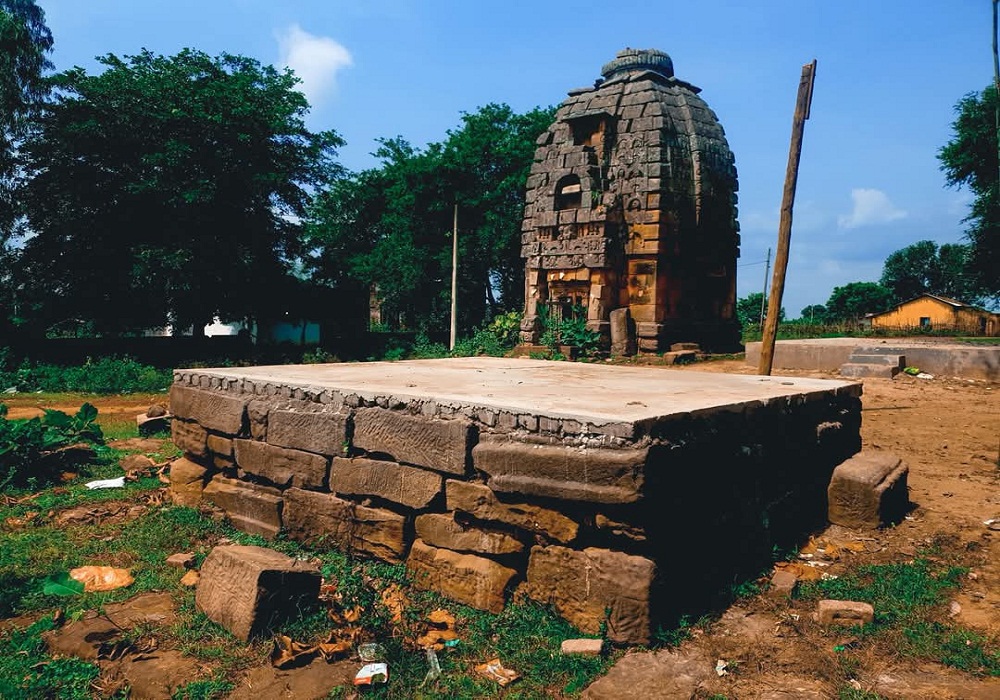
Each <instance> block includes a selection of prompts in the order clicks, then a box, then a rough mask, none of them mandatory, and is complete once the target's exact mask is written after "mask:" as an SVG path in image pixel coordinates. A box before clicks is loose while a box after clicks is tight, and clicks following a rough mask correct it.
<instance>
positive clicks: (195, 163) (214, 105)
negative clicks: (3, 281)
mask: <svg viewBox="0 0 1000 700" xmlns="http://www.w3.org/2000/svg"><path fill="white" fill-rule="evenodd" d="M99 60H100V62H101V64H102V65H103V66H104V70H103V71H102V72H101V73H99V74H97V75H89V74H88V73H87V72H85V71H84V70H83V69H82V68H74V69H72V70H69V71H65V72H63V73H59V74H57V75H55V76H54V77H53V78H52V79H51V83H52V86H53V88H54V97H53V99H52V100H50V101H49V103H47V104H46V105H45V107H44V108H43V109H42V111H41V114H40V115H39V119H38V124H37V128H36V129H34V131H33V133H32V134H31V136H30V138H29V139H28V140H27V141H26V142H25V145H24V148H23V152H24V156H25V166H26V168H27V171H28V174H29V175H30V179H29V181H28V182H27V184H26V186H25V187H24V189H23V191H22V192H21V195H22V196H23V199H24V202H25V205H26V210H27V213H28V217H29V222H30V226H31V229H32V230H33V231H34V233H35V234H36V235H35V236H34V237H32V238H31V239H30V240H28V241H27V243H26V245H25V249H24V253H23V256H22V258H23V266H22V272H23V275H24V284H25V286H26V288H27V290H28V292H29V300H30V302H31V303H32V309H33V315H34V317H35V318H36V319H37V320H38V321H39V322H40V323H41V324H42V325H43V326H44V327H51V326H52V325H53V324H58V323H59V322H61V321H63V320H65V319H68V318H74V319H81V320H87V321H92V322H93V325H94V327H95V328H96V329H97V330H98V331H100V332H103V333H121V332H129V331H137V330H140V329H144V328H149V327H152V326H161V325H164V324H168V323H169V324H173V325H174V326H175V327H179V328H185V327H188V326H192V325H193V326H194V327H195V329H196V332H197V329H200V328H202V327H203V325H204V324H205V323H207V322H211V320H212V318H213V317H215V316H219V317H221V318H222V319H223V320H244V319H245V320H251V319H256V320H267V319H268V318H269V317H271V316H273V315H277V314H278V313H281V312H282V305H283V304H285V303H286V301H287V300H285V299H282V298H281V295H280V294H279V293H278V292H277V291H276V290H280V289H288V288H289V285H287V284H285V282H286V278H287V274H288V272H289V267H290V265H291V263H292V262H293V261H294V260H295V259H296V256H297V255H298V254H299V252H300V242H301V240H300V223H299V220H300V217H302V216H303V215H304V214H305V213H306V209H307V204H308V202H309V200H310V197H311V194H312V192H313V191H314V189H315V188H320V187H325V186H328V185H329V184H330V183H331V182H332V181H333V180H334V179H335V178H336V177H337V176H338V175H339V173H340V168H339V166H338V165H337V164H336V163H335V161H334V157H335V154H336V151H335V149H336V148H337V147H338V146H340V145H341V144H342V141H341V139H340V137H339V136H337V134H336V133H335V132H333V131H324V132H320V133H312V132H310V131H309V130H308V129H307V128H306V126H305V123H304V121H303V119H304V116H305V114H306V112H307V111H308V108H309V106H308V103H307V101H306V99H305V97H304V96H303V95H302V93H301V92H299V91H297V90H296V83H297V82H298V80H297V78H296V77H295V76H294V75H293V74H292V73H291V72H290V71H287V70H286V71H284V72H279V71H278V70H276V69H274V68H273V67H271V66H264V65H261V64H260V63H258V62H257V61H255V60H253V59H250V58H246V57H243V56H234V55H230V54H223V55H221V56H219V57H216V58H213V57H210V56H208V55H206V54H204V53H202V52H199V51H193V50H189V49H185V50H184V51H182V52H180V53H179V54H177V55H176V56H171V57H164V56H159V55H154V54H153V53H150V52H149V51H143V52H142V53H140V54H138V55H136V56H127V57H125V58H119V57H117V56H114V55H107V56H104V57H103V58H100V59H99Z"/></svg>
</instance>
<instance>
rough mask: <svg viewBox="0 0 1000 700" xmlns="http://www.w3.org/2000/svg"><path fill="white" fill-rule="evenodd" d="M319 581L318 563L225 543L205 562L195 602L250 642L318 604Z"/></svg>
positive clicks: (235, 634)
mask: <svg viewBox="0 0 1000 700" xmlns="http://www.w3.org/2000/svg"><path fill="white" fill-rule="evenodd" d="M320 582H321V576H320V573H319V570H318V569H316V567H315V566H313V565H311V564H307V563H306V562H303V561H299V560H296V559H292V558H291V557H289V556H287V555H285V554H281V553H280V552H275V551H273V550H270V549H266V548H264V547H250V546H243V545H226V546H220V547H215V548H214V549H212V551H211V552H209V554H208V557H207V558H206V559H205V563H204V564H202V567H201V576H200V578H199V581H198V588H197V590H196V592H195V606H196V607H197V608H198V610H200V611H202V612H203V613H205V614H206V615H207V616H208V617H209V619H211V620H212V621H214V622H217V623H218V624H220V625H222V626H223V627H225V628H226V629H227V630H229V631H230V632H231V633H232V634H233V635H234V636H235V637H236V638H237V639H240V640H243V641H247V640H248V639H250V638H252V637H259V636H262V635H266V634H268V633H269V632H270V631H271V629H272V628H274V627H275V626H276V625H278V624H280V623H282V622H284V621H285V620H289V619H292V618H295V617H297V616H299V615H301V614H302V613H304V612H307V611H308V610H309V609H310V608H311V607H313V606H315V605H316V602H317V598H318V595H319V586H320Z"/></svg>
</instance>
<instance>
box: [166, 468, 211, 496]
mask: <svg viewBox="0 0 1000 700" xmlns="http://www.w3.org/2000/svg"><path fill="white" fill-rule="evenodd" d="M207 480H208V469H206V468H205V467H203V466H201V465H200V464H198V463H197V462H192V461H191V460H189V459H186V458H184V457H181V458H180V459H175V460H174V461H173V462H171V463H170V498H171V500H172V501H173V502H174V505H177V506H191V507H195V506H197V505H198V504H200V503H201V497H202V491H204V489H205V482H206V481H207Z"/></svg>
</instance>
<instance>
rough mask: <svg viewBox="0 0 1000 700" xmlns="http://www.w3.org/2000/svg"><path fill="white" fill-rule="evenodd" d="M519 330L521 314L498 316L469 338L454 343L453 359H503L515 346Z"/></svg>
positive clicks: (515, 312) (512, 312)
mask: <svg viewBox="0 0 1000 700" xmlns="http://www.w3.org/2000/svg"><path fill="white" fill-rule="evenodd" d="M520 330H521V314H520V312H518V311H510V312H508V313H505V314H500V315H499V316H497V317H496V318H494V319H493V321H492V322H491V323H490V324H489V325H487V326H483V327H481V328H477V329H476V331H475V332H474V333H473V334H472V336H471V337H469V338H462V339H461V340H459V341H458V342H456V343H455V350H454V351H453V352H452V355H453V356H454V357H474V356H477V355H489V356H491V357H503V356H504V355H505V354H506V353H507V351H508V350H511V349H513V347H514V346H515V345H517V341H518V336H519V333H520Z"/></svg>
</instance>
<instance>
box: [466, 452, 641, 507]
mask: <svg viewBox="0 0 1000 700" xmlns="http://www.w3.org/2000/svg"><path fill="white" fill-rule="evenodd" d="M648 452H649V450H602V449H583V448H578V447H562V446H558V445H533V444H530V443H525V442H517V441H514V440H507V439H503V438H496V437H494V438H484V439H482V440H480V442H479V444H478V445H476V447H475V448H474V449H473V450H472V460H473V465H474V466H475V468H476V469H478V470H480V471H482V472H485V473H486V474H488V475H489V482H488V484H489V487H490V488H491V489H493V490H494V491H503V492H507V493H523V494H528V495H532V496H548V497H550V498H560V499H564V500H570V501H587V502H590V503H633V502H635V501H637V500H639V498H640V496H641V492H642V483H643V468H644V466H645V463H646V457H647V455H648Z"/></svg>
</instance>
